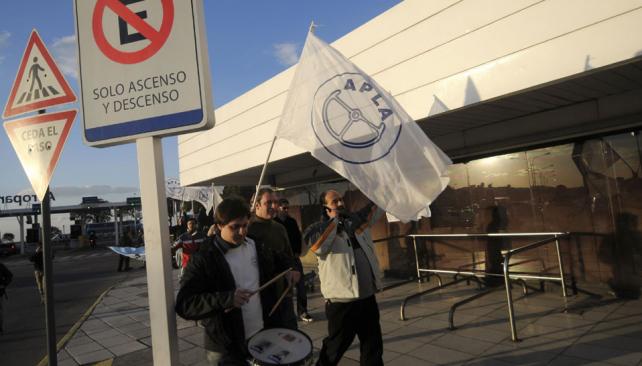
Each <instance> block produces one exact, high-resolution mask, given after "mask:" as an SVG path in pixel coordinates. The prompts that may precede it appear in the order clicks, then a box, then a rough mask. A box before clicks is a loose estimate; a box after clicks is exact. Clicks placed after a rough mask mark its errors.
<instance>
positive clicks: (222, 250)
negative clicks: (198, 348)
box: [176, 198, 291, 365]
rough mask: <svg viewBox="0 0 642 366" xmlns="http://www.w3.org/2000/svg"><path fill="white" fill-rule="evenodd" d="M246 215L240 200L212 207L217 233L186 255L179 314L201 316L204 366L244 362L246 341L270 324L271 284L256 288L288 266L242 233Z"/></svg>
mask: <svg viewBox="0 0 642 366" xmlns="http://www.w3.org/2000/svg"><path fill="white" fill-rule="evenodd" d="M249 216H250V208H249V206H248V205H247V203H245V201H244V200H243V199H241V198H226V199H224V200H223V202H221V203H220V204H219V205H218V206H217V207H216V213H215V221H216V223H215V225H216V226H217V230H216V231H215V236H214V238H213V239H212V240H211V241H209V242H208V244H207V245H204V246H203V247H202V248H201V250H199V251H198V252H197V253H196V254H194V255H193V256H192V258H191V259H190V261H189V263H188V265H187V267H186V268H185V273H184V274H183V280H182V282H181V289H180V290H179V292H178V295H177V297H176V312H177V313H178V315H180V316H181V317H183V318H184V319H188V320H203V322H202V323H203V325H204V327H205V349H206V350H207V361H208V365H219V364H220V365H247V361H246V360H247V359H248V358H249V356H250V355H249V353H248V351H247V340H248V339H249V338H250V337H251V336H253V335H254V334H256V333H257V332H258V331H259V330H261V329H262V328H264V327H270V326H274V325H273V324H274V321H273V320H272V318H270V317H269V316H268V315H269V311H270V309H271V308H272V304H274V302H275V299H276V292H275V290H274V287H273V286H268V287H266V288H265V289H264V290H262V291H261V292H260V293H258V294H257V293H255V291H256V290H257V289H258V288H259V287H260V286H261V285H263V284H265V283H266V282H268V281H269V280H270V279H271V278H273V277H274V276H275V275H276V274H278V273H281V272H283V271H284V270H286V269H287V268H289V266H290V265H291V263H290V262H283V261H281V259H282V258H280V257H277V256H274V255H272V254H270V251H269V249H268V248H266V247H265V246H264V245H263V244H262V243H259V242H254V241H253V240H252V239H250V238H247V237H246V235H247V232H248V224H249Z"/></svg>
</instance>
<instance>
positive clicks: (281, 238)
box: [247, 188, 301, 329]
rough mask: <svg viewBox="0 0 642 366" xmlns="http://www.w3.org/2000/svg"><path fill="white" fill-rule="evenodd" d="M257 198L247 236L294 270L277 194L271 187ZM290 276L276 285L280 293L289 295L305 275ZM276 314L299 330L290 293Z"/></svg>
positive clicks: (290, 248)
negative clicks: (278, 214) (290, 287)
mask: <svg viewBox="0 0 642 366" xmlns="http://www.w3.org/2000/svg"><path fill="white" fill-rule="evenodd" d="M257 197H258V198H257V199H256V203H255V205H254V215H253V216H252V218H251V219H250V226H249V227H248V234H247V236H248V237H250V238H252V239H253V240H255V241H260V242H262V243H264V244H265V246H266V247H267V248H268V249H270V250H271V251H272V252H273V253H275V255H278V256H279V258H281V260H282V261H283V262H285V261H287V262H288V267H294V266H295V263H294V255H293V254H292V247H291V246H290V240H289V239H288V233H287V231H286V230H285V228H284V227H283V225H281V224H279V223H278V222H276V221H274V217H275V216H276V210H277V207H278V200H277V198H276V194H275V193H274V191H273V190H272V189H271V188H261V189H259V191H258V194H257ZM286 277H287V278H284V279H282V280H280V281H278V282H277V283H276V286H275V289H276V291H277V293H278V294H281V293H283V292H285V291H286V290H287V289H288V286H289V284H292V286H293V285H294V284H296V283H297V282H298V281H299V279H300V278H301V272H299V271H298V270H297V269H296V268H295V269H294V271H292V272H290V273H289V274H288V276H286ZM275 314H278V315H277V316H278V317H279V318H280V319H281V323H282V324H283V326H284V327H285V328H290V329H297V322H296V315H294V302H293V301H292V296H291V295H290V294H287V296H286V297H285V298H284V299H283V301H282V302H281V304H280V305H279V307H278V308H277V309H276V312H275Z"/></svg>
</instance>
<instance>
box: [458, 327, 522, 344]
mask: <svg viewBox="0 0 642 366" xmlns="http://www.w3.org/2000/svg"><path fill="white" fill-rule="evenodd" d="M455 334H457V335H460V336H463V337H468V338H474V339H477V340H480V341H486V342H492V343H497V342H500V341H502V340H504V339H506V338H507V337H510V332H509V330H508V329H507V330H506V331H505V332H498V331H496V330H493V329H491V328H488V327H480V326H474V325H472V324H468V325H466V326H464V327H462V328H458V329H457V330H455Z"/></svg>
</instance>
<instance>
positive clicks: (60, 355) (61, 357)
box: [58, 348, 71, 361]
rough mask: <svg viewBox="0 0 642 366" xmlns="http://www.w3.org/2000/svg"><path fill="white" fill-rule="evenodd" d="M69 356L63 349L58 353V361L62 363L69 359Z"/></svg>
mask: <svg viewBox="0 0 642 366" xmlns="http://www.w3.org/2000/svg"><path fill="white" fill-rule="evenodd" d="M70 357H71V355H70V354H69V352H67V351H66V350H65V349H64V348H63V349H61V350H60V351H58V361H64V360H66V359H69V358H70Z"/></svg>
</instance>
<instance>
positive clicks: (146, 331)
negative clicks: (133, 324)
mask: <svg viewBox="0 0 642 366" xmlns="http://www.w3.org/2000/svg"><path fill="white" fill-rule="evenodd" d="M125 334H127V335H128V336H130V337H132V338H134V339H141V338H145V337H149V336H150V335H151V334H152V330H151V329H150V328H143V329H137V330H130V331H127V332H125Z"/></svg>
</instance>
